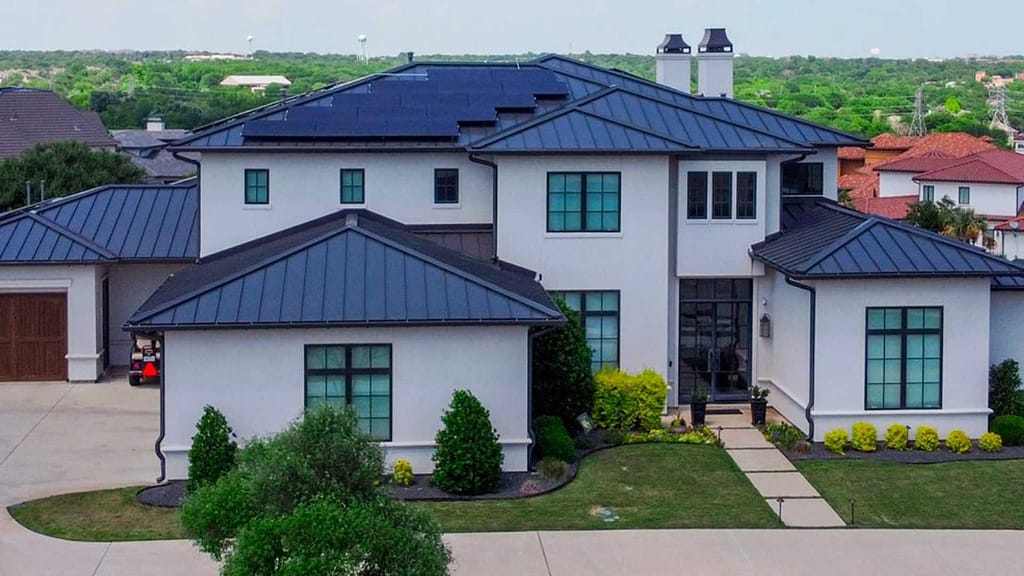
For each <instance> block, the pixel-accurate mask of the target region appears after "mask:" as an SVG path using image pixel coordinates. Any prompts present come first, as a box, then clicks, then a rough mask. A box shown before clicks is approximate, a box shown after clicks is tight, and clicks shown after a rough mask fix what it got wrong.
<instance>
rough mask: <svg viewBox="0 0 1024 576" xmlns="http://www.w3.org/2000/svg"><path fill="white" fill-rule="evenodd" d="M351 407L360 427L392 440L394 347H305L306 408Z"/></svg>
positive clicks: (382, 345)
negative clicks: (328, 405)
mask: <svg viewBox="0 0 1024 576" xmlns="http://www.w3.org/2000/svg"><path fill="white" fill-rule="evenodd" d="M319 404H330V405H331V406H346V405H347V406H352V407H353V408H354V409H355V412H356V417H357V418H358V419H359V427H360V428H362V430H363V432H366V433H367V434H369V435H370V436H372V437H373V438H375V439H377V440H383V441H387V440H390V439H391V346H389V345H387V344H375V345H340V344H339V345H329V346H306V407H307V408H309V407H312V406H316V405H319Z"/></svg>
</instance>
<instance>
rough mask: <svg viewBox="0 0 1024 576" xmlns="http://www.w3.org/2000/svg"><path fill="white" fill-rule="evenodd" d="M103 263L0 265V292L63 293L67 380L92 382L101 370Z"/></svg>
mask: <svg viewBox="0 0 1024 576" xmlns="http://www.w3.org/2000/svg"><path fill="white" fill-rule="evenodd" d="M103 272H104V268H103V266H95V265H81V266H49V265H42V266H4V267H0V292H5V293H9V294H10V293H64V294H67V311H68V319H67V325H68V335H67V337H68V351H67V362H68V380H71V381H72V382H95V381H96V379H98V378H99V377H100V375H101V374H102V373H103V366H102V364H103V349H102V348H103V345H102V342H101V340H100V338H99V336H100V333H101V331H102V315H101V314H102V311H101V307H102V306H101V302H102V296H101V295H102V284H101V282H102V280H101V278H102V275H103Z"/></svg>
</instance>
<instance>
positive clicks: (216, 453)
mask: <svg viewBox="0 0 1024 576" xmlns="http://www.w3.org/2000/svg"><path fill="white" fill-rule="evenodd" d="M233 436H234V433H233V432H232V430H231V426H228V420H227V418H225V417H224V414H221V412H220V411H219V410H217V409H216V408H214V407H213V406H205V407H204V408H203V415H202V416H201V417H200V418H199V423H198V424H196V435H195V436H193V437H192V447H191V448H189V451H188V483H187V485H186V488H187V490H188V491H189V492H194V491H195V490H196V489H198V488H199V487H200V486H205V485H207V484H212V483H214V482H216V481H217V480H219V479H220V478H221V476H224V475H225V474H227V473H228V472H230V471H231V470H232V469H234V467H235V456H236V455H237V454H238V444H236V443H235V441H234V440H233V439H232V437H233Z"/></svg>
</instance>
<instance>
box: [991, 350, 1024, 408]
mask: <svg viewBox="0 0 1024 576" xmlns="http://www.w3.org/2000/svg"><path fill="white" fill-rule="evenodd" d="M988 385H989V407H990V408H992V413H993V414H995V415H996V416H1005V415H1014V416H1024V391H1022V390H1021V382H1020V366H1019V365H1018V364H1017V361H1016V360H1004V361H1003V362H1001V363H999V364H996V365H993V366H992V367H991V368H989V370H988Z"/></svg>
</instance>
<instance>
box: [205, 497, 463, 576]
mask: <svg viewBox="0 0 1024 576" xmlns="http://www.w3.org/2000/svg"><path fill="white" fill-rule="evenodd" d="M450 561H451V555H450V554H449V552H448V550H447V548H446V547H445V545H444V543H443V542H442V541H441V535H440V531H439V530H438V527H437V525H436V524H435V523H434V522H433V520H431V519H430V517H429V516H427V514H426V513H424V512H421V511H419V510H416V509H413V508H411V507H409V506H407V505H405V504H403V503H401V502H396V501H394V500H391V499H388V498H384V497H375V498H371V499H369V500H361V501H358V502H354V503H342V502H337V501H334V500H331V499H328V498H317V499H314V500H311V501H309V502H306V503H303V504H301V505H300V506H298V507H296V508H295V510H292V511H291V512H289V513H288V514H284V515H280V516H272V517H267V518H261V519H259V520H258V521H255V522H252V523H250V524H248V525H246V526H245V527H244V528H243V529H242V530H241V531H240V532H239V534H238V540H237V542H236V544H235V552H234V553H233V554H232V555H231V556H230V557H229V558H228V559H227V561H226V562H225V563H224V567H223V570H222V572H221V574H223V575H225V576H250V575H254V574H266V575H269V574H274V575H277V576H300V575H305V574H389V575H393V576H413V575H416V576H421V575H423V576H442V575H446V574H448V564H449V562H450Z"/></svg>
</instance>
